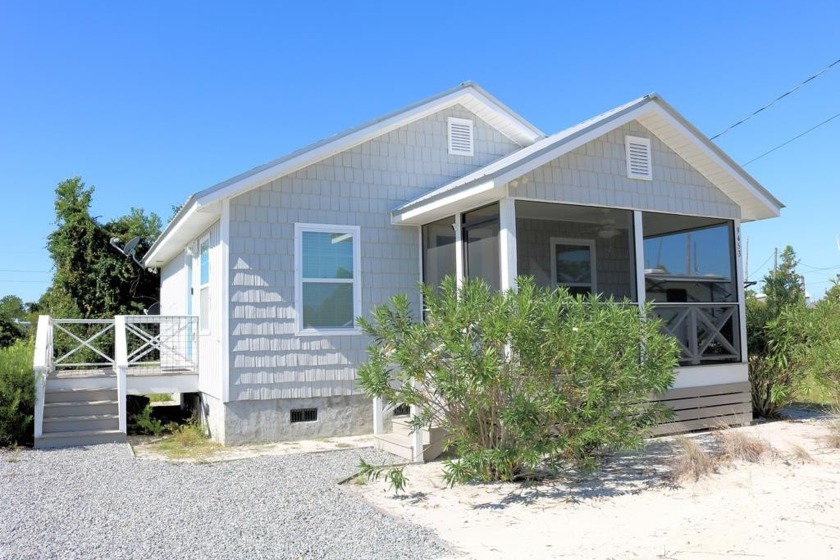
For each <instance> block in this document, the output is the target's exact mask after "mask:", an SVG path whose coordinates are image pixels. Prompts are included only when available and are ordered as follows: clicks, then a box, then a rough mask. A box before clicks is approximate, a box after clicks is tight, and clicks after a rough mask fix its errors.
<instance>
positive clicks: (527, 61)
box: [0, 0, 840, 300]
mask: <svg viewBox="0 0 840 560" xmlns="http://www.w3.org/2000/svg"><path fill="white" fill-rule="evenodd" d="M838 22H840V3H838V2H807V3H805V2H801V1H800V2H769V1H765V2H732V1H724V2H717V1H708V0H705V1H703V2H694V3H691V4H689V3H686V2H673V1H668V2H656V1H649V2H644V3H641V4H640V3H638V2H632V3H628V2H557V1H553V2H545V3H542V4H540V3H530V2H515V3H514V2H504V3H502V2H499V3H495V2H492V1H488V0H484V1H481V2H453V1H451V0H450V1H447V2H434V1H423V2H335V3H327V2H305V3H303V2H295V3H291V2H283V3H281V2H265V3H259V2H237V3H232V2H228V3H214V2H208V1H201V2H163V1H157V2H154V1H153V2H131V3H129V2H64V1H62V2H11V1H9V0H0V192H2V195H3V198H2V205H0V237H1V238H2V243H0V259H2V261H0V263H2V264H0V296H2V295H4V294H16V295H19V296H21V297H22V298H24V299H25V300H35V299H37V298H38V296H39V295H40V294H41V293H42V292H43V290H44V289H45V288H46V287H47V285H48V282H49V278H50V268H51V262H50V260H49V257H48V254H47V252H46V250H45V249H44V246H45V242H46V240H45V238H46V235H47V234H48V233H49V232H50V231H51V230H52V228H53V221H54V209H53V201H54V189H55V186H56V184H57V183H58V182H59V181H61V180H63V179H66V178H70V177H73V176H76V175H80V176H81V177H82V178H83V180H84V181H85V182H86V183H87V184H88V185H93V186H95V188H96V191H95V194H94V202H93V214H94V215H97V216H101V218H102V220H103V221H104V220H107V219H110V218H114V217H117V216H120V215H122V214H124V213H126V212H127V211H128V210H129V209H130V208H131V207H139V208H143V209H145V210H147V211H152V212H156V213H158V214H159V215H161V216H162V217H163V218H164V219H166V218H168V217H169V216H170V214H171V207H172V206H173V205H175V204H179V203H182V202H183V201H184V200H186V198H187V197H188V196H189V195H190V194H191V193H193V192H195V191H198V190H201V189H203V188H206V187H208V186H211V185H213V184H215V183H217V182H219V181H222V180H224V179H227V178H229V177H231V176H233V175H235V174H238V173H240V172H242V171H245V170H248V169H250V168H252V167H254V166H256V165H259V164H261V163H264V162H266V161H268V160H271V159H273V158H275V157H278V156H280V155H283V154H285V153H287V152H290V151H292V150H294V149H296V148H299V147H302V146H304V145H306V144H308V143H311V142H313V141H316V140H319V139H321V138H323V137H325V136H329V135H331V134H334V133H336V132H340V131H342V130H344V129H346V128H349V127H352V126H355V125H357V124H360V123H362V122H365V121H367V120H369V119H372V118H376V117H378V116H380V115H382V114H384V113H387V112H390V111H393V110H396V109H399V108H401V107H404V106H406V105H408V104H411V103H413V102H415V101H418V100H421V99H424V98H426V97H429V96H431V95H434V94H436V93H438V92H440V91H443V90H446V89H449V88H452V87H454V86H455V85H457V84H458V83H460V82H462V81H464V80H474V81H476V82H478V83H479V84H480V85H482V86H483V87H484V88H486V89H487V90H489V91H490V92H491V93H492V94H493V95H495V96H497V97H498V98H500V99H501V100H502V101H503V102H504V103H506V104H507V105H508V106H510V107H511V108H512V109H513V110H515V111H517V112H519V113H520V114H521V115H523V116H524V117H525V118H526V119H528V120H530V121H531V122H532V123H534V124H535V125H536V126H538V127H539V128H541V129H542V130H543V131H545V132H546V133H553V132H557V131H559V130H561V129H563V128H565V127H567V126H570V125H573V124H575V123H577V122H579V121H582V120H584V119H587V118H589V117H592V116H594V115H596V114H598V113H600V112H603V111H605V110H607V109H610V108H612V107H615V106H617V105H619V104H622V103H624V102H626V101H629V100H631V99H634V98H636V97H638V96H640V95H643V94H645V93H649V92H651V91H656V92H658V93H660V94H661V95H662V96H663V97H664V98H665V99H666V100H667V101H668V102H669V103H671V104H672V105H673V106H674V107H675V108H676V109H677V110H678V111H680V112H681V113H682V114H683V115H684V116H685V117H686V118H688V120H690V121H691V122H692V123H693V124H695V125H696V126H697V127H698V128H699V129H700V130H701V131H703V132H704V133H706V134H707V135H708V136H712V135H714V134H716V133H718V132H720V131H721V130H723V129H724V128H726V127H727V126H728V125H730V124H732V123H733V122H735V121H737V120H739V119H741V118H742V117H744V116H746V115H747V114H749V113H751V112H752V111H753V110H755V109H757V108H759V107H760V106H762V105H764V104H765V103H767V102H769V101H771V100H772V99H773V98H775V97H776V96H778V95H780V94H781V93H783V92H785V91H787V90H788V89H790V88H791V87H793V86H795V85H796V84H798V83H800V82H801V81H803V80H804V79H806V78H807V77H809V76H810V75H812V74H813V73H815V72H816V71H818V70H819V69H821V68H823V67H825V66H827V65H828V64H830V63H831V62H833V61H834V60H836V59H838V58H840V41H838V39H840V33H838ZM837 112H840V65H837V66H835V67H834V68H833V69H831V70H829V71H828V72H826V73H825V74H824V75H822V76H821V77H820V78H818V79H816V80H814V81H812V82H811V83H809V84H808V85H806V86H805V87H803V88H802V89H801V90H799V91H798V92H796V93H795V94H793V95H791V96H789V97H787V98H786V99H784V100H782V101H780V102H779V103H778V104H777V105H775V106H774V107H772V108H771V109H768V110H767V111H765V112H763V113H761V114H760V115H758V116H756V117H755V118H753V119H752V120H750V121H749V122H747V123H745V124H744V125H742V126H740V127H738V128H736V129H734V130H732V131H731V132H729V133H727V134H726V135H724V136H722V137H721V138H720V139H718V141H717V142H718V144H719V145H720V147H721V148H723V149H724V151H726V152H727V153H728V154H729V155H730V156H732V158H733V159H735V161H737V162H739V163H744V162H746V161H749V160H750V159H752V158H754V157H756V156H758V155H760V154H762V153H763V152H765V151H767V150H769V149H771V148H773V147H775V146H776V145H778V144H781V143H782V142H785V141H786V140H789V139H790V138H792V137H794V136H796V135H797V134H799V133H801V132H803V131H805V130H807V129H808V128H810V127H812V126H814V125H816V124H818V123H820V122H821V121H823V120H825V119H827V118H829V117H831V116H832V115H834V114H836V113H837ZM838 160H840V118H838V119H836V120H834V121H832V122H830V123H829V124H827V125H825V126H823V127H821V128H819V129H818V130H816V131H814V132H812V133H810V134H808V135H806V136H805V137H803V138H801V139H800V140H797V141H796V142H793V143H792V144H790V145H788V146H786V147H784V148H782V149H779V150H777V151H776V152H774V153H772V154H771V155H769V156H767V157H765V158H763V159H760V160H758V161H756V162H754V163H752V164H750V165H748V166H747V167H746V169H747V170H748V171H749V172H750V173H751V174H752V175H753V176H754V177H755V178H756V179H757V180H758V181H759V182H761V183H762V184H763V185H764V186H765V187H766V188H768V189H769V190H770V191H771V192H772V193H773V194H774V195H776V197H777V198H779V199H781V200H782V201H783V202H784V203H785V204H786V205H787V208H786V209H784V210H783V213H782V217H781V218H779V219H775V220H768V221H765V222H761V223H756V224H748V225H745V226H744V231H743V236H744V240H745V241H746V239H747V238H748V239H749V277H750V278H751V279H760V277H761V276H763V275H764V274H765V273H766V272H767V270H768V267H771V266H772V254H773V248H774V247H779V248H780V251H781V248H782V247H784V245H786V244H791V245H793V246H794V248H795V249H796V250H797V252H798V254H799V256H800V257H801V260H802V265H801V267H800V271H801V272H802V273H803V274H804V275H805V277H806V281H807V289H808V291H809V292H811V293H812V294H813V295H815V296H819V295H821V294H822V292H823V291H824V290H825V288H826V286H828V279H829V278H833V277H834V275H835V274H836V273H838V272H840V250H838V243H837V241H836V238H837V235H838V234H840V217H838V202H840V194H838V190H840V161H838Z"/></svg>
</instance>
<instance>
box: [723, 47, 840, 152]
mask: <svg viewBox="0 0 840 560" xmlns="http://www.w3.org/2000/svg"><path fill="white" fill-rule="evenodd" d="M837 63H840V58H838V59H837V60H835V61H834V62H832V63H831V64H829V65H828V66H826V67H825V68H823V69H822V70H820V71H819V72H817V73H816V74H814V75H813V76H811V77H810V78H808V79H807V80H805V81H804V82H801V83H799V84H798V85H797V86H796V87H794V88H793V89H791V90H789V91H786V92H785V93H783V94H782V95H780V96H779V97H777V98H776V99H774V100H773V101H771V102H770V103H768V104H767V105H765V106H764V107H762V108H761V109H757V110H756V111H753V112H752V113H750V114H749V115H747V116H746V117H744V118H743V119H741V120H740V121H738V122H736V123H735V124H733V125H731V126H729V127H727V128H726V129H724V130H723V132H718V133H717V134H715V135H714V136H712V137H711V138H710V140H714V139H715V138H719V137H720V136H723V135H724V134H726V133H727V132H729V131H730V130H732V129H733V128H735V127H736V126H738V125H741V124H744V123H745V122H747V121H748V120H750V119H751V118H753V117H754V116H756V115H757V114H759V113H760V112H762V111H764V110H765V109H768V108H770V107H772V106H773V105H775V104H776V103H777V102H779V101H781V100H782V99H784V98H785V97H787V96H788V95H790V94H791V93H793V92H795V91H796V90H798V89H799V88H801V87H802V86H804V85H805V84H807V83H808V82H810V81H811V80H814V79H816V78H818V77H819V76H821V75H822V74H824V73H825V72H827V71H828V70H830V69H831V67H832V66H834V65H835V64H837ZM745 165H746V164H745Z"/></svg>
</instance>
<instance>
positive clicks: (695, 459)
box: [671, 436, 717, 482]
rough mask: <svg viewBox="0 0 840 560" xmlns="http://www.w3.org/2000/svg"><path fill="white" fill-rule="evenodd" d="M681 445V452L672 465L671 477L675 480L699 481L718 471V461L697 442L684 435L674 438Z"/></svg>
mask: <svg viewBox="0 0 840 560" xmlns="http://www.w3.org/2000/svg"><path fill="white" fill-rule="evenodd" d="M674 441H675V442H676V444H677V446H679V454H678V455H677V457H676V458H675V459H674V461H673V463H672V466H671V478H672V479H673V480H675V481H678V482H679V481H684V480H693V481H695V482H696V481H698V480H700V479H701V478H703V477H704V476H708V475H710V474H712V473H715V472H717V461H716V460H715V458H714V457H712V456H711V455H710V454H709V453H708V452H706V451H705V450H704V449H703V448H702V447H700V446H699V445H698V444H697V442H696V441H695V440H693V439H689V438H687V437H684V436H680V437H677V438H676V439H675V440H674Z"/></svg>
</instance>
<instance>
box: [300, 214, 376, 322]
mask: <svg viewBox="0 0 840 560" xmlns="http://www.w3.org/2000/svg"><path fill="white" fill-rule="evenodd" d="M295 257H296V259H295V261H296V262H295V280H296V282H295V294H296V296H295V307H296V311H297V327H298V332H300V333H302V334H306V333H307V332H311V333H321V332H334V333H335V334H342V333H348V332H349V333H355V332H356V329H355V318H356V317H357V316H358V315H359V313H360V310H361V303H360V302H361V286H360V282H359V228H358V226H332V225H320V224H295Z"/></svg>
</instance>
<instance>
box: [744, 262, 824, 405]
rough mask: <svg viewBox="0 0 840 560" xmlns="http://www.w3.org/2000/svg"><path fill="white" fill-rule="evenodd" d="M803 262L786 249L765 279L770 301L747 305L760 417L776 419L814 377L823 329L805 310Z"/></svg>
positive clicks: (754, 400) (751, 370) (755, 399)
mask: <svg viewBox="0 0 840 560" xmlns="http://www.w3.org/2000/svg"><path fill="white" fill-rule="evenodd" d="M798 262H799V261H798V260H797V258H796V253H795V252H794V250H793V248H792V247H790V246H788V247H786V248H785V250H784V251H783V252H782V262H781V264H780V266H779V267H778V268H777V269H775V270H772V271H770V273H768V274H767V276H765V278H764V292H765V296H766V297H765V299H764V301H759V300H757V299H755V298H748V299H747V302H746V307H747V346H748V348H749V378H750V385H751V389H752V404H753V411H754V412H755V413H756V414H757V415H759V416H764V417H772V416H775V415H776V414H777V413H778V410H779V409H780V408H781V407H783V406H786V405H788V404H790V403H791V402H792V400H793V398H794V395H795V394H796V391H797V389H798V388H800V387H801V385H802V384H803V382H804V381H805V380H806V379H807V378H808V370H809V363H810V359H809V354H810V353H811V349H812V348H814V343H815V341H814V335H815V334H817V330H815V328H814V325H813V324H812V323H813V318H814V316H813V314H812V313H811V312H810V310H809V309H808V308H807V307H805V289H804V287H803V285H802V277H801V276H799V275H798V274H797V272H796V265H797V264H798Z"/></svg>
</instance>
